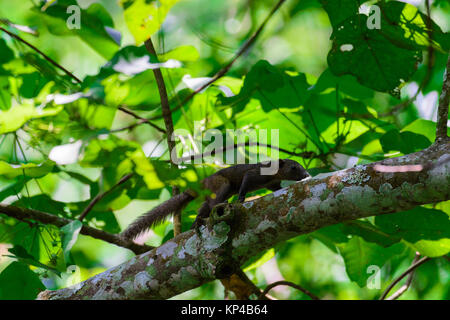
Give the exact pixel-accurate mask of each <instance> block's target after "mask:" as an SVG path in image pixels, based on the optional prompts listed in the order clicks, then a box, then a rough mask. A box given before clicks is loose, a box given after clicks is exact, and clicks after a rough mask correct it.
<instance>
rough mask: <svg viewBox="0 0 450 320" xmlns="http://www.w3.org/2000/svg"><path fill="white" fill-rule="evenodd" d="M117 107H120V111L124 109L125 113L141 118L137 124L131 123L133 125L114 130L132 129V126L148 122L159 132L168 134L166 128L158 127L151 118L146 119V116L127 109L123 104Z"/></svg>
mask: <svg viewBox="0 0 450 320" xmlns="http://www.w3.org/2000/svg"><path fill="white" fill-rule="evenodd" d="M117 109H119V110H120V111H122V112H124V113H126V114H129V115H130V116H132V117H134V118H136V119H139V120H140V121H139V122H138V123H137V124H133V125H131V126H128V127H127V128H121V129H116V130H114V131H122V130H125V129H132V128H134V127H136V126H137V125H138V124H142V123H147V124H148V125H150V126H151V127H152V128H155V129H156V130H158V131H159V132H161V133H164V134H166V130H164V129H162V128H160V127H158V126H157V125H156V124H154V123H152V122H151V121H150V120H148V119H145V118H144V117H141V116H140V115H138V114H137V113H134V112H133V111H131V110H128V109H126V108H125V107H123V106H119V107H118V108H117Z"/></svg>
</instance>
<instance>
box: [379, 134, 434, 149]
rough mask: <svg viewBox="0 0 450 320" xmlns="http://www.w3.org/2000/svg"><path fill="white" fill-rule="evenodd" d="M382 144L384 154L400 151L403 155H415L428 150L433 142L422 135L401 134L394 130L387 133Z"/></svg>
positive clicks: (381, 139)
mask: <svg viewBox="0 0 450 320" xmlns="http://www.w3.org/2000/svg"><path fill="white" fill-rule="evenodd" d="M380 143H381V145H382V146H383V151H384V152H386V153H387V152H389V151H400V152H401V153H403V154H409V153H413V152H416V151H419V150H423V149H425V148H428V147H429V146H430V145H431V141H430V140H428V138H427V137H425V136H424V135H421V134H417V133H413V132H410V131H405V132H399V131H398V130H397V129H392V130H389V131H388V132H386V133H385V134H384V135H383V136H382V137H381V138H380Z"/></svg>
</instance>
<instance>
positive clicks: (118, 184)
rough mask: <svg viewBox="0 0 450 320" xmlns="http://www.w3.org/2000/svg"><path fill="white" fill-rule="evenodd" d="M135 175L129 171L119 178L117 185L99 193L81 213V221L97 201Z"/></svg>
mask: <svg viewBox="0 0 450 320" xmlns="http://www.w3.org/2000/svg"><path fill="white" fill-rule="evenodd" d="M132 176H133V173H129V174H127V175H125V176H123V177H122V179H120V180H119V182H117V183H116V184H115V185H113V186H112V187H111V188H110V189H109V190H107V191H105V192H101V193H98V194H97V195H96V196H95V197H94V199H92V201H91V202H89V204H88V205H87V206H86V208H84V210H83V212H82V213H81V215H80V216H79V218H78V220H79V221H83V219H84V218H85V217H86V216H87V214H88V213H89V212H90V211H91V210H92V208H93V207H94V206H95V204H96V203H97V202H99V201H100V200H102V199H103V198H104V197H105V196H106V195H108V194H109V193H110V192H112V191H113V190H114V189H115V188H117V187H118V186H120V185H121V184H123V183H125V182H126V181H128V180H129V179H130V178H131V177H132Z"/></svg>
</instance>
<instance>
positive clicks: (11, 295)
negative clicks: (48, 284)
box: [0, 262, 45, 300]
mask: <svg viewBox="0 0 450 320" xmlns="http://www.w3.org/2000/svg"><path fill="white" fill-rule="evenodd" d="M44 289H45V286H44V285H43V284H42V282H41V281H40V280H39V277H38V276H37V274H36V273H34V272H33V271H31V270H30V268H29V267H28V266H27V265H25V264H23V263H20V262H12V263H11V264H10V265H9V266H7V267H6V269H5V270H3V272H2V273H1V274H0V300H32V299H35V298H36V297H37V295H38V293H39V292H40V291H42V290H44Z"/></svg>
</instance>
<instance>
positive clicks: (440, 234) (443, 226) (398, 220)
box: [375, 207, 450, 257]
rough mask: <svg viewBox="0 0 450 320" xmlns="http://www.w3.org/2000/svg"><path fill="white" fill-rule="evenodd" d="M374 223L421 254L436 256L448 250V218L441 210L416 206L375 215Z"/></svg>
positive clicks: (449, 229) (449, 220)
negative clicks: (392, 212) (387, 213)
mask: <svg viewBox="0 0 450 320" xmlns="http://www.w3.org/2000/svg"><path fill="white" fill-rule="evenodd" d="M375 224H376V225H377V226H378V227H379V228H380V229H381V230H382V231H384V232H386V233H388V234H391V235H393V236H395V237H400V238H402V239H404V240H405V241H407V242H409V243H410V244H411V245H412V246H413V247H414V248H415V250H417V251H419V252H420V253H421V254H423V255H426V256H430V257H438V256H442V255H444V254H447V253H448V252H450V218H449V216H448V215H447V214H445V213H444V212H442V211H439V210H434V209H427V208H424V207H417V208H415V209H412V210H408V211H403V212H398V213H394V214H389V215H384V216H377V217H376V218H375Z"/></svg>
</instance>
